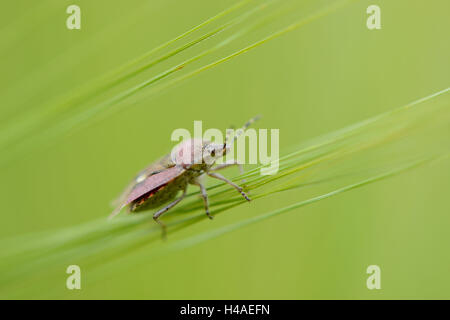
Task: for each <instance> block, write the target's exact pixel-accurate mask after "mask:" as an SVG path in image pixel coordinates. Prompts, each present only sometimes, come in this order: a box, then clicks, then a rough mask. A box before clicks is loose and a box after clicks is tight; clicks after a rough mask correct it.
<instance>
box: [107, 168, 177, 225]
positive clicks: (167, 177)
mask: <svg viewBox="0 0 450 320" xmlns="http://www.w3.org/2000/svg"><path fill="white" fill-rule="evenodd" d="M184 171H185V170H184V169H183V168H181V167H178V166H174V167H171V168H167V169H165V170H162V171H161V172H158V173H155V174H153V175H150V176H148V177H147V178H146V179H145V180H144V181H142V182H140V183H137V184H135V185H134V186H133V187H132V188H131V190H130V191H129V192H128V193H127V194H126V195H125V196H126V199H125V200H124V201H122V202H121V203H120V204H119V205H118V206H117V208H116V209H115V210H114V211H113V212H112V213H111V215H110V218H112V217H114V216H115V215H117V214H118V213H119V212H120V210H122V208H123V207H125V206H126V205H128V204H129V203H131V202H133V201H134V200H136V199H138V198H139V197H141V196H143V195H144V194H146V193H148V192H150V191H152V190H154V189H156V188H159V187H161V186H163V185H165V184H167V183H169V182H170V181H172V180H173V179H175V178H176V177H178V176H179V175H181V174H182V173H183V172H184Z"/></svg>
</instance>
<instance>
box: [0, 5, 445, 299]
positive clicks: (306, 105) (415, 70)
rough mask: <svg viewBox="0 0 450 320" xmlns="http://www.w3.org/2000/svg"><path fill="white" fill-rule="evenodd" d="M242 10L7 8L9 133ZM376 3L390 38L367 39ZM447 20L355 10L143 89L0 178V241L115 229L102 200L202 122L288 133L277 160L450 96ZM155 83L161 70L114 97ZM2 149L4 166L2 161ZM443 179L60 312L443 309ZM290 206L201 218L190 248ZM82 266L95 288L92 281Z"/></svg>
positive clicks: (423, 179) (262, 236)
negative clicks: (392, 302)
mask: <svg viewBox="0 0 450 320" xmlns="http://www.w3.org/2000/svg"><path fill="white" fill-rule="evenodd" d="M235 3H237V1H207V0H194V1H176V0H151V1H149V0H146V1H143V0H130V1H115V2H112V1H106V0H96V1H87V0H85V1H82V0H73V1H56V0H42V1H29V0H28V1H24V0H19V1H7V2H3V3H2V8H1V11H0V12H1V13H0V15H1V19H0V37H1V49H0V56H1V59H0V66H1V77H0V105H1V107H0V108H1V109H0V126H7V125H8V126H11V125H12V126H13V127H14V126H15V121H16V119H21V118H22V117H24V116H26V115H29V114H31V115H36V116H38V115H39V114H41V110H44V109H45V108H47V107H48V106H51V105H52V101H55V99H56V100H57V101H58V99H59V98H60V97H70V96H71V94H72V93H73V92H74V91H76V90H78V88H79V87H80V86H84V85H86V84H87V85H88V86H89V83H90V82H91V81H93V79H96V78H98V77H99V76H102V75H104V74H107V73H108V72H110V71H111V70H114V69H116V68H117V67H119V66H121V65H123V64H124V63H126V62H128V61H130V60H132V59H134V58H136V57H138V56H140V55H142V54H143V53H145V52H147V51H149V50H151V49H152V48H154V47H156V46H158V45H159V44H161V43H164V42H165V41H167V40H169V39H173V38H174V37H176V36H178V35H180V34H182V33H183V32H185V31H186V30H188V29H190V28H192V27H193V26H195V25H198V24H199V23H201V22H202V21H205V20H206V19H208V18H209V17H212V16H214V15H215V14H217V13H218V12H221V11H222V10H224V9H225V8H228V7H230V6H231V5H233V4H235ZM256 3H257V1H256ZM330 3H333V1H316V0H304V1H300V0H298V1H291V3H290V4H287V5H286V6H287V8H289V5H292V10H288V12H287V13H286V15H285V16H282V17H280V18H277V19H275V20H274V21H273V22H271V24H268V25H267V26H265V27H263V28H260V29H258V30H255V31H254V32H253V33H251V34H249V35H248V36H244V37H242V38H241V39H238V40H237V41H236V42H234V43H233V44H232V45H230V46H229V47H225V48H223V50H220V51H218V52H215V53H213V54H212V55H211V56H208V57H206V58H205V60H202V61H199V62H196V63H197V65H195V64H194V65H193V66H190V67H186V69H188V68H192V69H194V68H195V66H201V65H203V64H205V63H209V62H212V61H214V60H216V59H218V58H220V57H223V56H225V55H227V54H230V53H232V52H234V51H236V50H237V49H240V48H242V47H243V46H245V45H247V44H250V43H252V42H254V41H256V40H259V39H261V38H263V37H264V36H266V35H267V34H270V33H272V32H274V31H276V30H278V29H280V28H282V27H283V26H286V25H287V24H288V23H289V22H290V21H295V20H296V19H298V18H301V17H303V16H307V15H308V14H310V13H312V12H314V11H315V10H317V9H320V8H321V7H326V6H327V5H329V4H330ZM70 4H77V5H79V6H80V8H81V13H82V27H81V30H68V29H67V28H66V26H65V20H66V18H67V16H68V15H67V14H66V12H65V11H66V8H67V6H68V5H70ZM370 4H378V5H379V6H380V7H381V19H382V20H381V21H382V29H381V30H376V31H370V30H368V29H367V27H366V19H367V14H366V8H367V7H368V6H369V5H370ZM275 6H277V5H275ZM267 10H272V8H268V9H267ZM448 12H450V2H449V1H446V0H432V1H421V0H396V1H381V0H377V1H355V2H353V3H351V4H349V5H347V6H345V7H343V8H341V9H340V10H338V11H336V12H334V13H332V14H329V15H326V16H324V17H322V18H320V19H318V20H317V21H313V22H311V23H309V24H306V25H305V26H303V27H301V28H298V29H297V30H294V31H292V32H289V33H287V34H285V35H283V36H281V37H279V38H277V39H274V40H272V41H269V42H267V43H265V44H264V45H262V46H260V47H258V48H255V49H254V50H252V51H250V52H248V53H246V54H244V55H241V56H239V57H236V58H235V59H232V60H230V61H228V62H226V63H224V64H221V65H218V66H217V67H215V68H212V69H210V70H208V71H206V72H203V73H201V74H199V75H198V76H195V77H192V78H191V79H189V80H188V81H184V82H182V83H180V84H179V85H177V86H175V87H171V88H168V89H167V90H165V91H162V93H161V94H158V95H155V96H152V97H148V96H146V95H145V90H144V91H143V92H142V96H139V95H138V96H136V98H132V99H129V100H127V101H124V102H121V103H120V105H119V106H120V108H118V109H117V112H111V114H107V112H105V113H100V114H99V115H97V116H96V117H95V120H96V121H90V122H88V123H86V125H81V126H76V127H74V128H73V129H71V130H70V131H69V134H66V133H64V134H61V135H60V136H59V137H57V138H54V137H52V138H49V139H48V140H49V141H48V143H47V144H43V143H41V144H36V147H35V148H33V150H31V151H30V152H24V153H23V154H20V157H16V158H14V161H9V162H7V163H5V164H3V165H2V167H1V168H0V176H1V183H0V197H1V200H2V219H1V224H0V232H1V238H9V237H12V236H17V235H24V234H28V233H34V232H40V231H44V230H57V229H58V228H61V227H71V226H75V225H78V224H80V223H84V222H88V221H91V220H93V219H98V218H102V217H106V216H107V215H108V214H109V213H110V211H111V208H110V206H109V203H110V201H111V200H112V199H114V198H115V197H116V196H117V194H118V193H119V192H120V191H121V190H122V188H123V187H124V185H125V184H126V183H127V182H128V180H129V179H130V178H131V177H132V176H133V175H134V174H135V173H136V172H137V171H139V170H140V169H141V168H143V167H145V166H146V165H147V164H148V163H150V162H151V161H153V160H155V159H156V158H158V157H159V156H161V155H163V154H165V153H166V152H168V151H169V150H170V148H171V147H172V146H173V143H172V142H171V141H170V135H171V133H172V131H173V130H174V129H176V128H187V129H191V128H192V126H193V120H203V121H204V126H206V127H214V128H223V129H225V128H226V127H228V126H229V125H230V124H233V125H236V126H238V125H241V124H242V123H243V122H244V121H246V120H247V119H248V118H250V117H251V116H254V115H256V114H262V115H263V119H262V120H261V121H260V123H258V126H259V127H261V128H279V129H280V148H281V150H284V149H289V148H290V147H291V146H293V145H297V144H299V143H300V142H302V141H305V140H308V139H310V138H314V137H316V136H319V135H322V134H325V133H328V132H331V131H333V130H337V129H339V128H341V127H344V126H347V125H351V124H353V123H355V122H357V121H361V120H364V119H366V118H368V117H371V116H374V115H377V114H380V113H382V112H385V111H388V110H391V109H394V108H396V107H399V106H402V105H404V104H406V103H408V102H410V101H413V100H416V99H418V98H421V97H423V96H427V95H429V94H431V93H434V92H436V91H439V90H442V89H444V88H446V87H447V86H448V84H449V80H450V64H449V60H448V57H449V50H450V42H449V39H448V32H449V31H450V30H449V28H450V22H449V21H450V20H449V19H448ZM222 36H224V35H222V34H219V35H216V36H215V37H213V38H212V39H210V40H208V41H210V42H212V43H214V41H218V39H220V37H222ZM216 38H217V39H216ZM208 43H209V42H205V43H204V44H203V43H202V44H199V45H198V46H196V47H194V48H192V52H195V50H197V52H200V51H201V50H203V49H204V48H208V46H209V44H208ZM190 50H191V49H190ZM192 54H193V53H191V51H188V50H187V51H186V52H185V53H183V54H182V55H180V57H175V58H174V59H175V61H178V62H180V61H183V60H185V59H186V58H187V57H190V56H192ZM183 55H184V56H183ZM169 65H170V66H171V65H173V62H172V61H168V62H167V66H169ZM192 69H191V70H192ZM162 70H164V66H163V65H161V67H157V68H156V69H155V70H152V71H151V72H148V73H144V74H142V75H140V76H139V77H136V79H133V80H132V81H131V82H130V83H129V84H124V85H123V86H119V87H118V88H114V89H112V90H111V91H110V92H108V93H106V94H105V97H106V98H107V97H109V96H112V95H114V94H115V93H116V92H120V91H121V90H123V89H124V88H127V87H129V86H131V85H133V81H136V83H138V82H139V81H142V80H144V79H147V78H148V77H150V76H151V75H154V74H155V72H157V71H162ZM183 71H185V70H183ZM94 81H95V80H94ZM102 99H103V98H102V97H101V96H100V97H98V101H101V100H102ZM102 115H107V116H102ZM33 117H34V116H33ZM46 125H47V124H45V125H44V129H45V127H46ZM3 138H4V137H3ZM3 138H2V139H3ZM14 146H15V143H13V144H12V147H11V148H12V149H11V150H14ZM8 150H9V149H5V150H2V151H1V152H2V153H3V155H2V157H5V156H6V154H7V153H8V152H9V151H8ZM374 161H376V159H374ZM449 169H450V164H449V162H448V161H443V162H439V163H438V164H437V165H434V166H430V167H422V168H419V169H417V170H415V171H411V172H409V173H407V174H405V175H401V176H397V177H394V178H392V179H389V180H385V181H382V182H379V183H376V184H374V185H370V186H367V187H364V188H362V189H358V190H354V191H352V192H350V193H346V194H343V195H340V196H338V197H334V198H331V199H327V200H324V201H321V202H319V203H316V204H313V205H311V206H307V207H303V208H300V209H297V210H295V211H293V212H291V213H290V214H287V215H283V216H282V217H278V218H275V219H271V220H267V221H265V222H263V223H260V224H255V225H252V226H250V227H248V228H245V229H241V230H239V231H237V232H234V233H231V234H228V235H225V236H223V237H220V238H217V239H214V240H211V241H209V242H207V243H202V244H200V245H198V246H195V247H192V248H189V249H186V250H183V251H181V252H174V253H172V254H168V255H165V256H164V257H162V258H160V259H158V260H155V261H154V262H152V263H149V264H140V265H135V266H133V267H132V268H131V267H130V268H123V269H122V270H120V271H117V272H116V273H115V275H114V277H108V278H105V279H102V280H99V281H96V282H93V283H92V285H90V286H84V287H83V289H82V290H80V291H74V292H72V291H68V290H61V292H60V293H59V294H58V295H56V296H55V297H64V298H149V299H219V298H221V299H303V298H312V299H316V298H332V299H334V298H343V299H354V298H356V299H363V298H368V299H380V298H387V299H390V298H450V294H449V292H450V289H449V288H450V275H449V273H448V270H449V266H450V253H449V250H448V246H449V243H450V233H449V228H448V226H449V223H450V216H449V212H450V210H449V209H450V205H449V201H448V193H449V190H450V170H449ZM233 174H235V171H233V170H230V171H229V173H228V175H231V176H232V175H233ZM294 200H295V199H293V194H292V193H290V194H280V195H277V196H272V197H267V198H264V199H262V200H258V201H254V202H252V203H251V205H245V206H240V207H237V208H236V209H233V210H230V211H228V212H227V213H226V214H223V215H221V216H220V218H217V219H215V220H214V221H212V222H211V221H208V220H206V219H205V220H204V221H202V222H201V223H199V224H198V225H195V226H193V228H192V229H191V230H189V231H187V232H189V233H192V234H195V232H197V231H200V230H206V229H208V228H210V227H211V225H212V224H214V227H218V226H221V225H226V224H229V223H231V222H233V221H235V220H236V218H237V217H241V216H242V215H245V216H251V215H253V214H256V213H258V212H262V211H264V212H265V211H268V210H270V209H273V208H277V207H279V206H281V205H284V204H289V203H291V202H292V201H294ZM169 242H170V239H169ZM160 245H161V246H164V245H165V244H164V243H163V242H161V244H160ZM139 255H141V256H145V255H146V250H145V247H144V248H141V249H139V250H136V251H135V252H133V253H132V255H130V256H131V257H130V259H132V256H135V257H136V256H139ZM77 263H78V262H77V261H73V264H77ZM371 264H376V265H379V266H380V267H381V270H382V278H381V279H382V280H381V281H382V289H381V290H378V291H377V290H374V291H370V290H368V289H367V288H366V278H367V275H366V272H365V271H366V268H367V266H368V265H371ZM80 266H81V268H82V270H83V277H86V278H89V270H85V269H83V265H80ZM66 276H67V275H66V274H65V270H61V273H60V274H55V279H59V278H60V279H61V286H62V287H63V285H64V283H65V278H66ZM29 285H32V284H29ZM33 298H39V296H38V295H37V296H36V295H35V296H33Z"/></svg>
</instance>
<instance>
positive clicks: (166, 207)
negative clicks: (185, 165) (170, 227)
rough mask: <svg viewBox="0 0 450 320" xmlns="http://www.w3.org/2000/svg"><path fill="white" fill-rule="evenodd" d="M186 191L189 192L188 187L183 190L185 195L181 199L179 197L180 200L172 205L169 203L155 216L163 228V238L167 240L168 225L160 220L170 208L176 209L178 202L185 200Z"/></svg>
mask: <svg viewBox="0 0 450 320" xmlns="http://www.w3.org/2000/svg"><path fill="white" fill-rule="evenodd" d="M186 191H187V187H186V188H184V190H183V194H182V195H181V197H179V198H178V199H176V200H174V201H172V202H171V203H169V204H168V205H167V206H165V207H164V208H162V209H161V210H159V211H158V212H156V213H155V214H154V215H153V220H155V221H156V222H157V223H158V224H159V225H160V226H161V228H162V231H163V238H165V236H166V225H165V224H164V223H163V222H162V221H160V220H159V217H160V216H161V215H162V214H164V213H166V212H167V211H168V210H169V209H170V208H172V207H174V206H175V205H176V204H177V203H178V202H180V201H181V200H183V198H184V196H185V195H186Z"/></svg>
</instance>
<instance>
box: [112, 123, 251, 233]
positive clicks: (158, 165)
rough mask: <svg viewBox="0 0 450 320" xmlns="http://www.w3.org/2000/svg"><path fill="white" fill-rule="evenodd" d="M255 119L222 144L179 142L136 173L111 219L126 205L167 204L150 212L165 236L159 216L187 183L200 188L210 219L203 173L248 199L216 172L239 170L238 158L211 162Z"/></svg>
mask: <svg viewBox="0 0 450 320" xmlns="http://www.w3.org/2000/svg"><path fill="white" fill-rule="evenodd" d="M256 120H257V117H255V118H253V119H250V120H249V121H248V122H247V123H246V124H245V125H244V126H243V127H242V128H241V129H239V130H237V131H236V133H235V135H234V137H233V138H232V139H231V136H227V138H226V140H225V143H223V144H217V143H213V142H211V141H203V140H202V139H190V140H187V141H183V142H181V143H180V144H178V145H177V146H176V147H175V148H174V149H173V151H172V153H170V154H168V155H166V156H165V157H163V158H161V159H160V160H159V161H156V162H155V163H153V164H151V165H150V166H148V167H147V168H146V169H144V170H142V171H141V172H140V173H139V174H138V175H137V176H136V178H135V179H134V180H133V181H132V182H131V183H130V184H129V185H128V187H127V188H126V189H125V190H124V192H123V193H122V195H121V196H120V197H119V198H118V200H117V201H116V202H117V203H118V205H117V207H116V209H115V210H114V211H113V212H112V213H111V215H110V218H112V217H114V216H116V215H117V214H118V213H119V212H120V211H121V210H122V209H123V208H124V207H126V206H128V208H129V211H130V212H141V211H144V210H148V209H153V208H157V207H160V206H161V205H163V204H166V203H168V204H167V205H166V206H165V207H163V208H162V209H160V210H158V211H157V212H156V213H154V214H153V219H154V220H155V221H156V222H157V223H159V224H160V225H161V227H162V229H163V236H164V235H165V232H166V231H165V229H166V226H165V224H164V223H163V222H161V221H160V220H159V217H160V216H161V215H162V214H164V213H165V212H167V211H168V210H169V209H171V208H172V207H174V206H175V205H176V204H178V203H179V202H180V201H181V200H183V198H184V197H185V195H186V191H187V186H188V185H189V184H193V185H196V186H198V187H199V188H200V192H201V195H202V198H203V201H204V205H205V211H206V215H207V216H208V217H209V218H210V219H212V218H213V216H212V215H211V214H210V212H209V204H208V195H207V193H206V189H205V186H204V185H203V182H202V180H203V177H205V175H207V176H210V177H211V178H215V179H219V180H222V181H224V182H226V183H227V184H229V185H230V186H232V187H233V188H235V189H236V190H237V191H238V192H239V193H240V194H241V195H242V196H243V197H244V198H245V199H246V200H247V201H250V199H249V197H248V196H247V195H246V194H245V192H244V191H242V187H240V186H238V185H236V184H235V183H233V182H232V181H230V180H228V179H227V178H225V177H224V176H222V175H221V174H219V173H217V172H216V171H218V170H221V169H224V168H228V167H230V166H233V165H238V166H239V169H240V171H241V173H242V172H243V168H242V165H241V164H239V163H237V161H233V162H231V163H224V164H221V165H217V166H215V167H214V165H215V161H216V160H217V159H219V158H221V157H223V156H225V155H226V153H227V152H229V151H230V149H231V146H232V144H233V142H234V141H235V140H236V139H237V138H238V137H239V136H240V135H241V134H242V133H243V132H244V131H245V130H246V129H247V128H248V127H249V126H250V125H251V124H252V123H253V122H254V121H256ZM180 191H181V192H182V194H181V196H180V197H178V198H176V196H177V194H178V193H179V192H180ZM175 198H176V199H175Z"/></svg>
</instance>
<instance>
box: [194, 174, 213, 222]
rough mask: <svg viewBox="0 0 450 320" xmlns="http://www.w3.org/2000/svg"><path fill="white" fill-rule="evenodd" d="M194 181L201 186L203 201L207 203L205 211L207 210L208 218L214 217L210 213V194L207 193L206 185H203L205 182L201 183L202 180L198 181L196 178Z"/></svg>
mask: <svg viewBox="0 0 450 320" xmlns="http://www.w3.org/2000/svg"><path fill="white" fill-rule="evenodd" d="M192 183H193V184H195V185H196V186H198V187H199V188H200V192H201V193H202V198H203V202H204V203H205V211H206V215H207V216H208V218H210V219H212V218H214V217H213V216H212V215H211V214H210V213H209V202H208V194H207V193H206V189H205V186H204V185H203V183H201V182H200V181H197V180H194V182H192Z"/></svg>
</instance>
